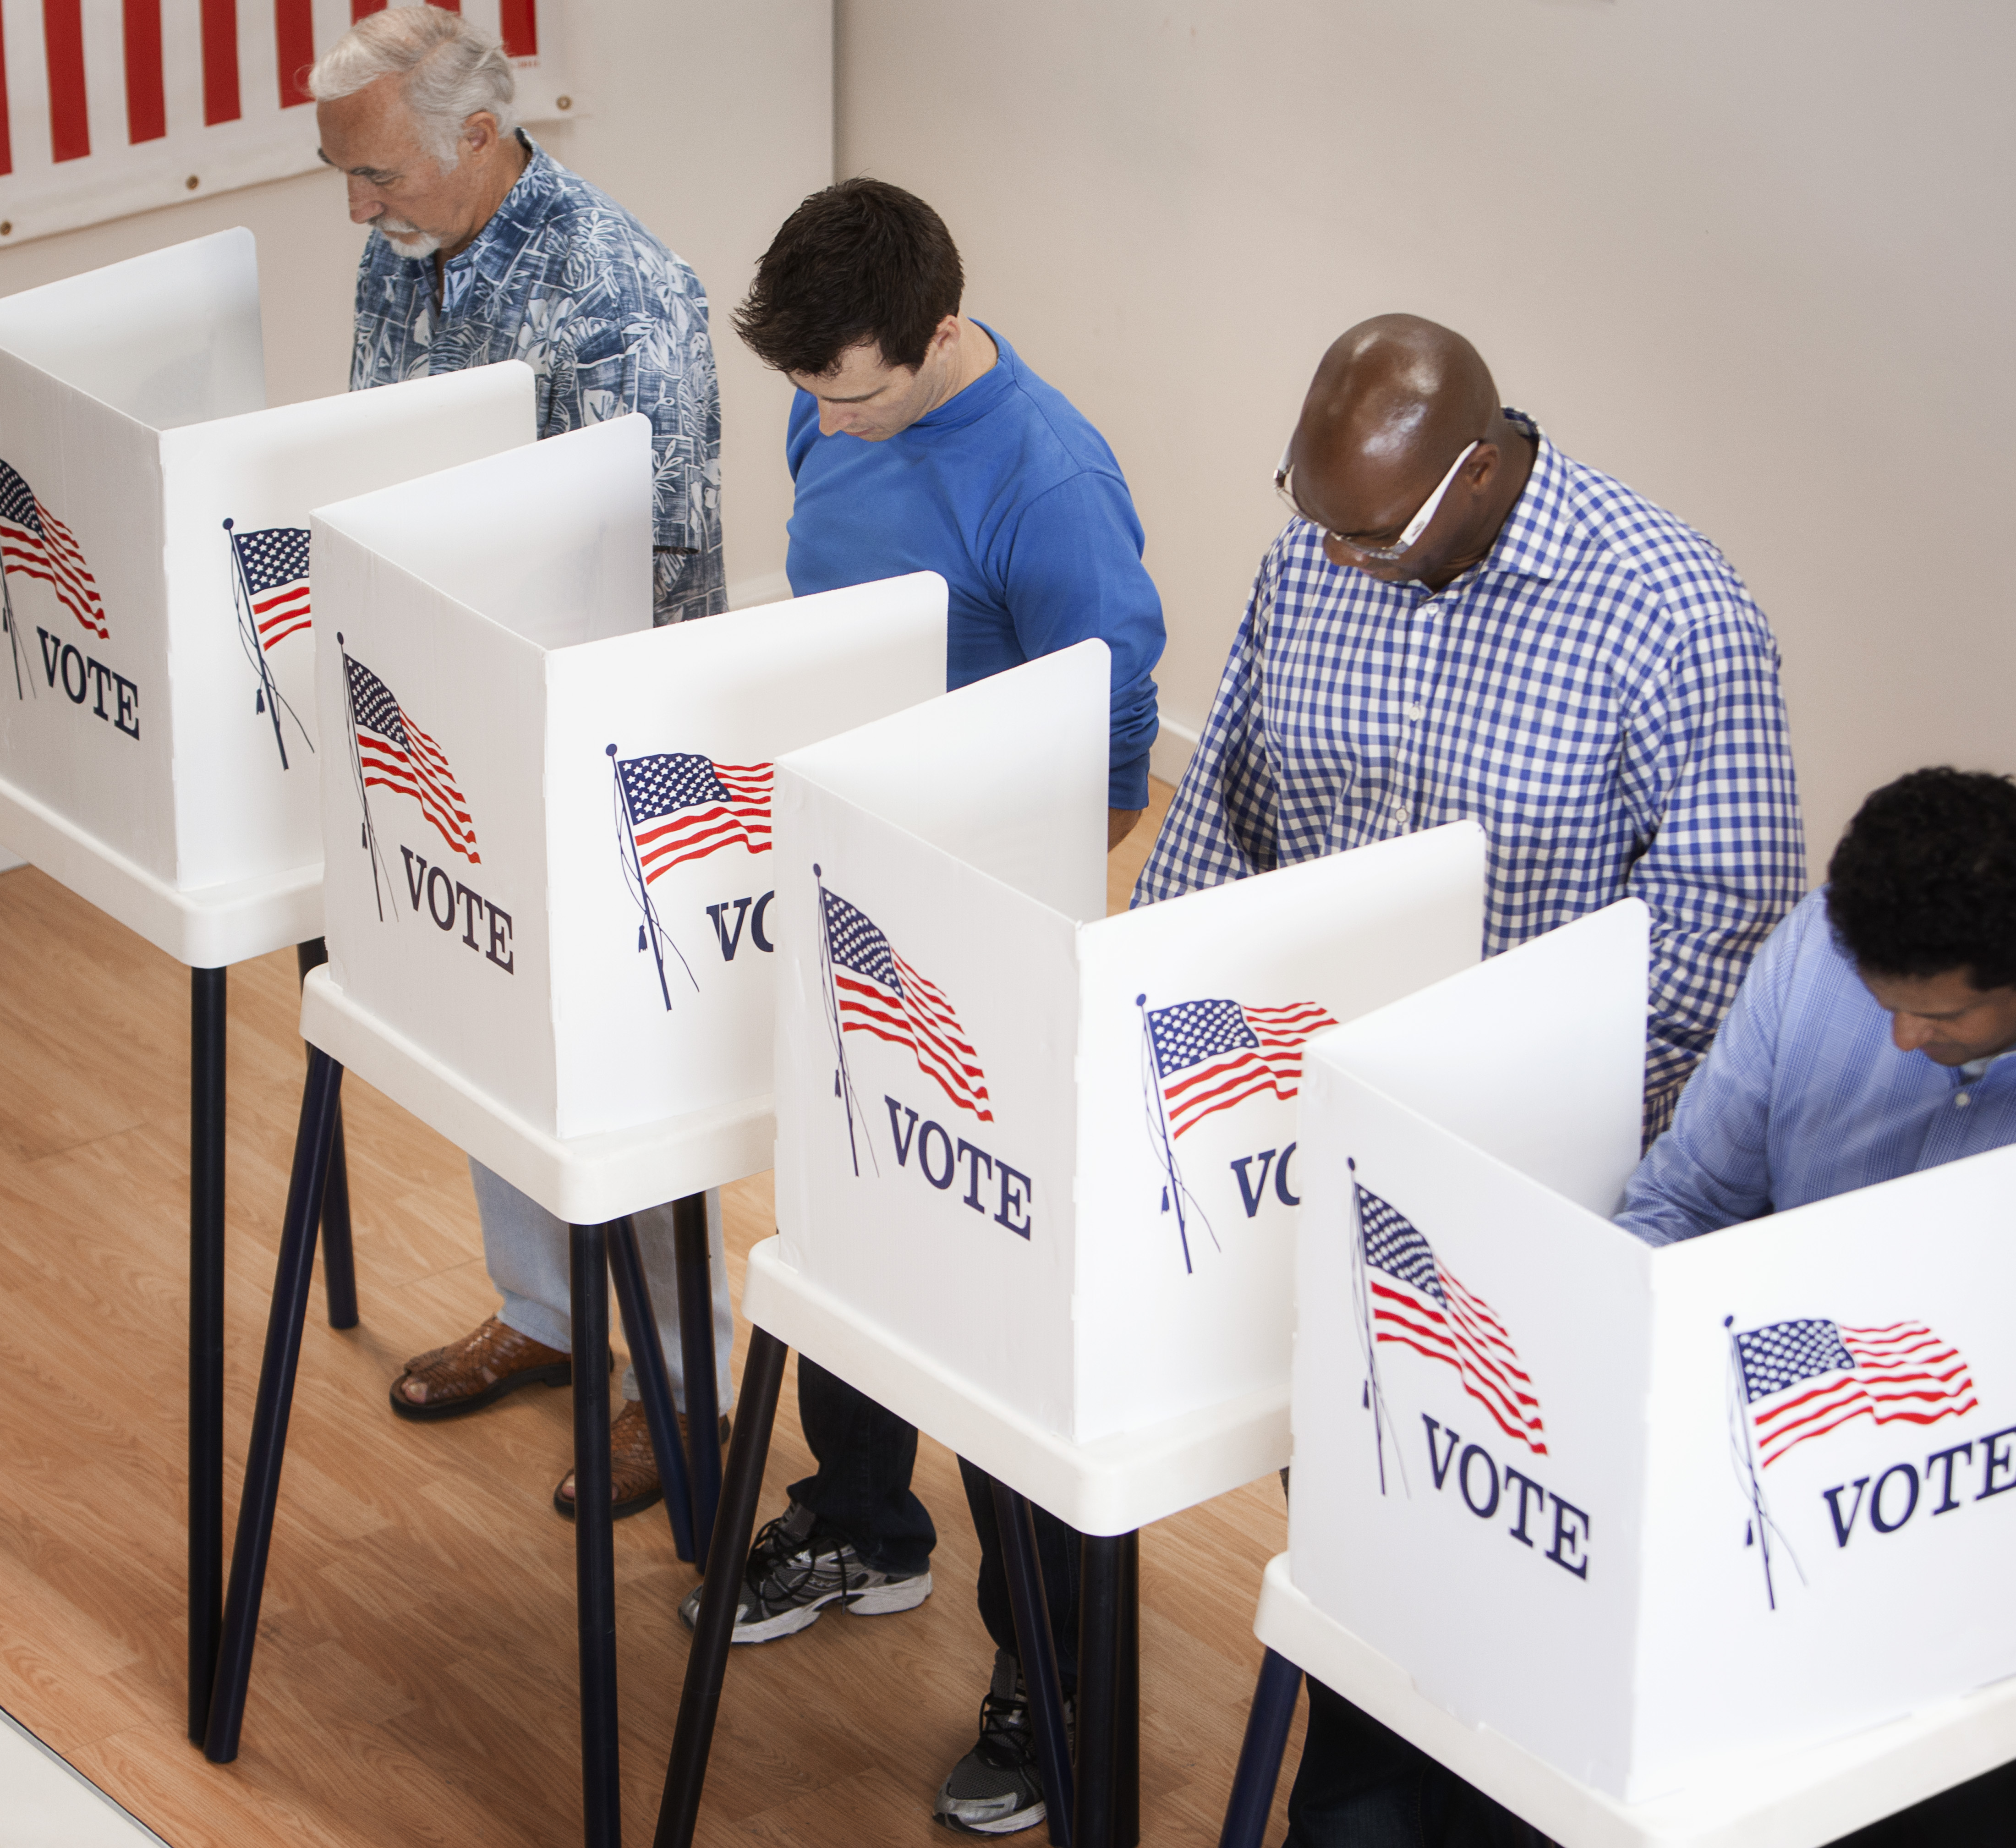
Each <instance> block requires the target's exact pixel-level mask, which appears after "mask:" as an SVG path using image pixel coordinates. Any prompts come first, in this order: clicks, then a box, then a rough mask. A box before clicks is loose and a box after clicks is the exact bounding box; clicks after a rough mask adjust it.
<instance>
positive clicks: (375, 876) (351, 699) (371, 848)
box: [283, 629, 399, 924]
mask: <svg viewBox="0 0 2016 1848" xmlns="http://www.w3.org/2000/svg"><path fill="white" fill-rule="evenodd" d="M336 647H337V653H338V654H340V655H341V656H342V657H343V715H344V729H345V730H346V731H347V732H348V733H349V735H350V773H351V776H354V777H355V779H356V781H357V800H358V803H359V805H361V806H362V809H363V810H364V846H365V851H366V852H369V855H370V856H371V895H372V896H373V898H374V899H376V900H377V901H378V921H379V922H380V924H383V922H384V921H385V898H384V894H383V891H382V890H381V889H380V884H379V875H380V866H379V856H378V830H377V829H376V827H373V824H372V820H371V798H370V797H369V794H366V793H365V787H364V756H363V753H362V751H359V750H358V745H357V689H356V688H355V686H354V685H352V683H351V678H350V652H349V650H347V649H346V648H345V647H344V645H343V631H342V630H341V629H338V630H337V632H336ZM283 761H284V760H283ZM391 877H392V876H391V873H390V872H389V871H388V872H386V873H385V874H384V879H385V882H386V884H391ZM392 915H393V916H394V917H398V915H399V907H398V904H397V903H396V902H395V903H394V905H393V906H392Z"/></svg>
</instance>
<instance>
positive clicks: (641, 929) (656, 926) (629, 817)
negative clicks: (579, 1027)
mask: <svg viewBox="0 0 2016 1848" xmlns="http://www.w3.org/2000/svg"><path fill="white" fill-rule="evenodd" d="M604 748H605V751H606V752H607V756H608V758H609V768H610V773H611V774H612V775H613V776H614V777H615V779H616V833H617V838H618V840H619V841H621V842H623V843H625V845H626V847H627V854H626V856H625V858H624V860H623V881H624V883H625V884H626V885H628V886H629V888H630V895H631V896H632V898H633V899H635V900H636V901H637V909H638V910H639V911H641V912H642V913H643V914H644V921H643V923H642V924H639V926H638V927H637V947H638V948H639V949H643V948H644V946H645V945H646V942H648V943H649V944H650V949H651V957H652V960H653V962H655V963H656V964H657V969H658V993H659V995H660V996H661V997H662V998H663V1000H664V1003H665V1011H666V1012H667V1013H668V1014H670V1013H671V1010H672V991H671V985H669V984H668V982H667V981H666V979H665V953H664V946H665V945H666V944H668V943H669V944H670V945H671V948H672V954H673V955H674V956H677V957H678V958H679V967H681V968H682V969H683V970H685V971H686V980H687V981H689V982H691V983H692V984H693V992H695V993H696V994H697V993H698V992H700V978H699V977H698V976H697V975H696V974H693V964H690V963H689V962H688V961H687V960H686V952H685V951H684V950H682V949H680V948H679V939H678V938H676V937H675V936H674V935H672V934H671V931H668V930H667V929H666V928H665V925H664V920H663V919H662V918H661V917H659V916H658V907H657V906H656V905H655V904H653V902H652V900H651V885H650V881H649V880H647V879H646V877H644V863H643V860H642V859H639V857H638V854H637V820H636V816H635V812H634V811H633V810H632V809H631V807H630V798H629V797H628V794H626V793H625V790H624V787H623V765H622V764H621V761H620V760H619V759H618V758H617V755H616V747H615V746H614V744H610V745H607V746H606V747H604Z"/></svg>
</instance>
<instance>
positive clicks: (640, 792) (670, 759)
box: [616, 751, 776, 885]
mask: <svg viewBox="0 0 2016 1848" xmlns="http://www.w3.org/2000/svg"><path fill="white" fill-rule="evenodd" d="M616 774H617V777H618V779H619V780H621V784H622V787H623V806H624V809H625V812H627V814H628V816H629V820H630V834H631V838H632V840H634V841H635V842H636V844H637V863H638V865H639V867H641V868H642V869H643V874H644V883H645V884H646V885H648V884H650V882H651V881H653V880H654V879H656V878H657V877H658V875H659V874H661V873H669V872H670V871H671V870H672V868H673V867H675V866H683V865H684V864H685V863H686V862H687V861H688V860H700V859H706V858H707V856H708V855H709V854H711V853H718V852H720V851H721V849H722V848H724V847H746V848H748V849H749V851H750V852H751V853H768V852H769V851H770V787H771V785H772V783H773V782H774V781H775V780H776V765H773V764H718V763H716V762H715V761H714V760H713V759H712V758H707V757H702V756H700V755H699V754H698V753H697V752H696V751H661V752H660V753H659V754H658V755H657V756H655V757H630V758H619V759H618V760H617V765H616Z"/></svg>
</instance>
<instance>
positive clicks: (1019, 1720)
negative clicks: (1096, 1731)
mask: <svg viewBox="0 0 2016 1848" xmlns="http://www.w3.org/2000/svg"><path fill="white" fill-rule="evenodd" d="M1064 1716H1065V1719H1066V1721H1067V1723H1068V1721H1069V1720H1070V1717H1071V1703H1070V1702H1068V1701H1067V1702H1065V1703H1064ZM932 1814H934V1815H935V1816H936V1817H938V1821H941V1822H942V1823H944V1824H945V1826H946V1827H947V1828H956V1829H957V1830H959V1832H960V1833H961V1834H963V1835H1013V1834H1015V1833H1017V1832H1018V1831H1019V1830H1021V1829H1025V1828H1035V1826H1036V1825H1037V1824H1038V1823H1039V1822H1041V1821H1043V1819H1044V1818H1045V1817H1046V1815H1047V1814H1049V1812H1048V1811H1047V1810H1046V1809H1045V1808H1044V1807H1043V1774H1042V1768H1041V1767H1039V1765H1038V1763H1037V1762H1036V1735H1035V1728H1034V1727H1032V1726H1031V1724H1030V1723H1029V1695H1028V1689H1027V1688H1025V1687H1024V1685H1023V1682H1022V1665H1021V1662H1017V1660H1016V1659H1015V1658H1014V1657H1013V1656H1012V1655H1010V1654H1009V1653H1008V1652H1007V1651H1006V1649H996V1650H995V1652H994V1681H993V1684H992V1686H991V1687H990V1688H988V1691H987V1698H986V1699H985V1700H983V1701H982V1702H981V1703H980V1738H979V1739H978V1740H977V1742H975V1744H974V1748H973V1749H972V1750H971V1751H970V1752H969V1753H967V1755H966V1756H965V1757H963V1758H962V1759H961V1760H959V1763H957V1764H956V1765H954V1766H953V1767H952V1775H951V1776H950V1777H949V1778H946V1779H945V1782H944V1783H943V1784H942V1785H940V1786H939V1788H938V1802H937V1803H935V1804H934V1805H933V1806H932Z"/></svg>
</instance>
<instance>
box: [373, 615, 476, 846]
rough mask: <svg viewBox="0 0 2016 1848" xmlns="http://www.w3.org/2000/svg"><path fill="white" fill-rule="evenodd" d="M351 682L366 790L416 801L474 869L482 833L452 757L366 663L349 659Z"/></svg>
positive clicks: (443, 835)
mask: <svg viewBox="0 0 2016 1848" xmlns="http://www.w3.org/2000/svg"><path fill="white" fill-rule="evenodd" d="M343 665H344V672H345V673H346V674H347V675H348V676H349V681H350V719H351V727H352V729H354V731H355V734H356V739H357V758H358V774H359V776H361V778H362V782H363V785H364V787H365V788H366V789H369V788H372V787H377V788H380V789H389V790H391V791H394V793H395V794H399V795H405V796H411V797H412V798H413V800H414V801H415V802H418V803H419V805H420V812H421V813H422V814H423V815H425V816H427V820H430V822H432V823H434V827H435V828H436V830H437V831H438V832H439V834H440V835H441V838H442V839H443V840H444V841H446V842H447V843H448V845H449V846H450V847H452V848H453V849H454V850H455V852H457V853H459V854H460V855H461V856H463V859H466V860H467V861H468V862H469V863H470V865H471V866H480V865H481V863H482V859H483V856H481V854H479V853H478V852H477V851H476V829H475V827H474V826H473V823H471V822H470V816H469V805H468V803H467V802H466V801H464V799H463V794H462V791H460V790H459V789H458V788H456V787H455V776H454V773H453V772H452V771H451V770H450V769H449V768H448V755H447V753H446V752H445V751H443V750H442V749H441V747H440V746H439V745H438V744H436V743H435V742H434V740H433V739H432V738H430V737H428V736H427V733H425V732H423V731H422V730H421V729H420V728H419V726H417V725H416V724H415V723H414V722H412V719H410V718H409V717H408V716H407V714H406V711H405V708H404V707H402V706H401V704H399V702H398V701H397V700H396V699H394V697H392V690H391V688H390V687H389V686H387V685H386V684H385V683H384V682H383V681H382V680H381V679H379V678H378V676H377V675H376V674H374V673H373V672H372V671H371V670H370V669H369V668H367V667H366V666H365V665H364V664H363V663H362V661H357V660H355V659H353V658H352V657H351V656H350V655H348V654H345V655H344V657H343Z"/></svg>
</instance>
